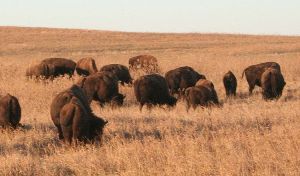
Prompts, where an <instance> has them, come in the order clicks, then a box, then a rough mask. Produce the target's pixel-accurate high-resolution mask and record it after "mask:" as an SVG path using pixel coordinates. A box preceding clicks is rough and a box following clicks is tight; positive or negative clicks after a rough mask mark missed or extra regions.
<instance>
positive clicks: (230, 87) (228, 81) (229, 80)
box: [223, 71, 237, 97]
mask: <svg viewBox="0 0 300 176" xmlns="http://www.w3.org/2000/svg"><path fill="white" fill-rule="evenodd" d="M223 84H224V87H225V90H226V96H228V97H229V96H235V95H236V87H237V80H236V77H235V76H234V74H233V73H232V72H231V71H228V72H227V73H226V74H225V75H224V77H223Z"/></svg>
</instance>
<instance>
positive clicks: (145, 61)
mask: <svg viewBox="0 0 300 176" xmlns="http://www.w3.org/2000/svg"><path fill="white" fill-rule="evenodd" d="M129 69H130V70H133V71H135V70H138V69H142V70H144V71H145V72H146V73H158V71H159V68H158V62H157V59H156V58H155V57H154V56H151V55H139V56H135V57H132V58H130V59H129Z"/></svg>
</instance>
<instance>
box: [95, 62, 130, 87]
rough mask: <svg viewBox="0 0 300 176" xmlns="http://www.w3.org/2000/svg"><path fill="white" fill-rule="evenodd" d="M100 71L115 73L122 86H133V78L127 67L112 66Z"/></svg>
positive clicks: (104, 67)
mask: <svg viewBox="0 0 300 176" xmlns="http://www.w3.org/2000/svg"><path fill="white" fill-rule="evenodd" d="M100 71H107V72H111V73H113V74H114V75H115V76H116V77H117V78H118V80H119V81H120V82H121V84H122V85H124V83H126V84H130V85H131V84H132V80H133V79H132V78H131V76H130V73H129V70H128V68H127V67H126V66H124V65H120V64H110V65H105V66H103V67H102V68H101V69H100Z"/></svg>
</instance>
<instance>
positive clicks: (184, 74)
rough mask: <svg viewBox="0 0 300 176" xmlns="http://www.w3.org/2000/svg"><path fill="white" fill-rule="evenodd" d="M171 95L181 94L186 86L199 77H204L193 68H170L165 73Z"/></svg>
mask: <svg viewBox="0 0 300 176" xmlns="http://www.w3.org/2000/svg"><path fill="white" fill-rule="evenodd" d="M165 78H166V81H167V84H168V88H169V90H170V93H171V95H174V94H178V95H179V97H181V96H182V95H183V92H184V90H185V89H186V88H188V87H192V86H194V85H195V84H196V82H197V81H198V80H199V79H206V77H205V76H204V75H201V74H199V73H198V72H196V71H195V70H194V69H193V68H191V67H188V66H185V67H179V68H176V69H174V70H170V71H168V72H167V73H166V74H165Z"/></svg>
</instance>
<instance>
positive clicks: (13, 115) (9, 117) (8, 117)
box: [0, 94, 21, 128]
mask: <svg viewBox="0 0 300 176" xmlns="http://www.w3.org/2000/svg"><path fill="white" fill-rule="evenodd" d="M20 120H21V107H20V104H19V101H18V99H17V98H16V97H14V96H12V95H10V94H7V95H5V96H3V97H1V98H0V126H2V127H12V128H16V127H17V126H18V125H19V122H20Z"/></svg>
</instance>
